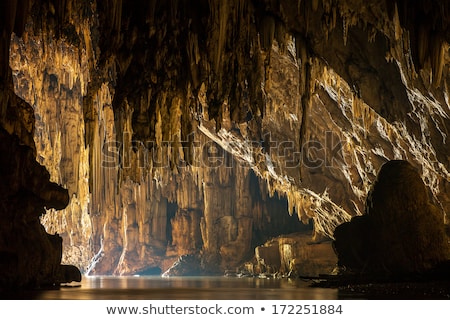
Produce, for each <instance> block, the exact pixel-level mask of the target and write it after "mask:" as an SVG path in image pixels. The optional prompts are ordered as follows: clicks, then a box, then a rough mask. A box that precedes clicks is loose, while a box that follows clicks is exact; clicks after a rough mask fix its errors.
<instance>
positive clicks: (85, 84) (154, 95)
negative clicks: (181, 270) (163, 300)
mask: <svg viewBox="0 0 450 320" xmlns="http://www.w3.org/2000/svg"><path fill="white" fill-rule="evenodd" d="M25 2H26V1H25ZM27 3H28V2H27ZM361 3H362V2H361ZM361 3H359V2H358V1H338V2H337V3H334V2H333V3H329V2H328V1H322V2H320V1H312V2H308V1H301V2H300V4H299V2H298V1H279V2H277V3H276V4H275V3H272V2H270V1H267V3H266V2H264V1H263V2H258V3H257V4H256V3H255V4H254V3H253V2H248V1H233V3H232V4H229V5H226V4H225V2H223V1H208V2H207V1H200V2H199V3H198V5H196V6H195V7H191V6H189V5H187V4H183V3H178V2H166V1H148V2H146V3H145V4H143V5H142V4H139V6H138V5H135V4H133V3H130V2H122V1H106V2H103V1H98V2H96V1H93V2H92V3H90V4H89V5H88V4H87V3H84V2H78V1H71V0H68V1H65V7H64V6H60V5H55V4H54V3H53V2H48V1H41V2H39V3H37V2H36V3H34V2H30V3H29V6H28V8H29V9H30V13H31V14H30V20H29V25H28V26H27V28H26V29H25V30H24V34H23V35H22V34H21V33H18V35H19V36H14V37H13V40H12V43H11V44H9V42H8V43H7V45H5V46H6V48H10V66H11V69H12V70H13V78H14V87H15V92H16V94H17V95H18V96H19V97H21V98H22V99H23V100H25V101H27V102H28V103H29V104H30V105H31V106H32V107H33V109H34V116H35V121H34V120H30V122H31V123H34V128H33V129H30V130H29V134H28V139H29V141H28V143H27V144H28V145H34V143H33V142H32V141H31V140H32V139H31V136H32V134H34V141H35V146H33V147H35V148H36V153H37V156H36V159H37V161H39V163H41V164H42V165H44V166H45V167H46V168H47V170H48V171H49V173H50V180H51V181H53V182H55V183H57V184H59V185H61V186H63V187H64V188H66V189H67V190H68V192H69V197H70V200H69V205H68V206H67V207H66V208H65V209H64V210H60V211H55V210H47V213H46V214H45V215H44V216H42V217H41V222H42V223H43V225H45V228H46V230H47V231H48V232H49V233H55V232H58V233H59V234H60V235H61V237H62V238H63V262H64V263H67V264H73V265H76V266H78V267H79V268H80V269H81V270H82V271H83V272H88V273H91V274H134V273H140V272H145V270H149V269H151V268H155V270H156V268H159V269H161V271H162V272H164V271H165V270H167V269H168V268H169V267H170V266H171V265H172V263H174V262H175V261H177V259H178V258H179V257H180V256H181V255H186V254H196V255H199V256H200V257H201V261H202V264H203V265H204V266H206V267H207V268H208V269H210V270H213V271H223V270H225V269H230V268H233V267H236V266H237V265H239V264H240V263H242V262H243V261H246V260H247V259H248V258H249V257H250V256H251V255H252V254H253V253H254V248H255V247H256V246H257V245H261V244H263V243H264V241H266V240H267V239H268V238H270V237H272V236H276V235H278V234H281V233H290V232H295V231H299V230H302V229H308V224H309V223H311V224H312V225H313V228H314V235H313V237H314V239H315V240H320V239H326V238H332V237H333V233H334V229H335V228H336V226H338V225H340V224H342V223H343V222H346V221H349V220H350V219H351V217H352V216H355V215H359V214H361V213H362V212H363V211H364V203H365V199H366V196H367V193H368V192H369V190H370V187H371V185H372V183H373V181H374V180H375V177H376V174H377V172H378V170H379V168H380V167H381V165H382V164H383V163H385V162H386V161H388V160H390V159H407V160H408V161H409V162H410V163H411V164H412V165H413V166H414V167H416V168H417V169H418V170H419V173H420V175H421V177H422V179H423V181H424V182H425V185H426V188H427V189H428V190H429V191H430V193H431V195H432V197H431V200H432V201H433V202H435V204H436V205H437V208H438V210H439V214H440V217H441V220H442V221H441V222H437V223H443V222H444V214H445V212H448V211H449V209H450V198H449V192H448V190H449V188H450V182H449V181H450V173H449V167H450V164H449V150H450V148H449V147H448V139H447V138H448V137H447V136H448V128H449V127H450V120H449V117H450V107H449V98H448V84H449V73H448V68H449V59H450V57H449V54H448V42H449V39H448V34H449V32H448V27H446V24H445V23H444V22H445V21H446V20H445V19H447V18H446V17H447V16H448V15H446V14H445V12H447V11H448V6H445V5H441V4H438V3H437V2H436V3H435V4H431V5H429V8H428V9H427V10H421V9H423V6H426V4H427V3H428V2H425V1H424V2H423V3H422V2H416V3H415V4H414V5H412V4H408V5H406V4H403V2H402V1H399V2H397V3H396V4H395V5H393V6H392V7H391V6H390V5H389V6H387V5H386V4H380V3H379V1H369V2H367V1H366V2H364V5H361ZM412 6H414V7H412ZM446 10H447V11H446ZM421 11H425V12H427V13H426V15H427V16H428V19H423V20H420V21H421V23H420V24H417V25H415V24H414V21H412V20H410V19H411V18H408V17H416V16H418V15H419V14H418V13H417V12H421ZM20 12H21V11H20ZM23 14H24V15H26V14H25V13H23ZM22 20H23V19H22ZM429 21H435V22H436V23H428V22H429ZM416 26H417V28H416ZM432 28H434V29H432ZM12 31H13V30H12V29H8V30H7V34H10V33H11V32H12ZM428 33H430V34H433V35H439V36H433V37H432V38H430V37H426V36H424V35H428ZM426 39H433V40H429V41H428V40H426ZM5 46H4V47H5ZM3 49H4V48H3ZM405 52H407V54H406V55H405ZM6 56H7V55H6ZM11 81H12V80H11ZM18 110H19V109H18ZM19 118H22V119H26V117H25V116H24V115H20V117H19ZM5 123H6V122H4V124H2V125H3V127H5V126H7V124H5ZM47 209H48V208H47ZM288 213H289V214H288ZM290 214H291V215H292V216H290ZM299 221H303V222H304V224H302V223H300V222H299Z"/></svg>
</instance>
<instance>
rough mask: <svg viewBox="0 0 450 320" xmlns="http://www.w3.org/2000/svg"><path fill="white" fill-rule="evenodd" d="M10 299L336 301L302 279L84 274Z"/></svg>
mask: <svg viewBox="0 0 450 320" xmlns="http://www.w3.org/2000/svg"><path fill="white" fill-rule="evenodd" d="M2 298H4V299H5V298H6V299H8V298H9V299H51V300H59V299H70V300H80V299H81V300H95V299H101V300H141V299H149V300H156V299H158V300H266V299H268V300H305V299H306V300H335V299H337V298H338V292H337V290H335V289H324V288H311V287H309V284H308V283H306V282H304V281H302V280H293V279H259V278H227V277H174V278H161V277H84V278H83V280H82V282H81V285H80V286H76V287H75V286H74V287H62V288H60V289H58V290H39V291H32V292H21V293H15V294H13V293H11V294H8V297H6V296H3V297H2Z"/></svg>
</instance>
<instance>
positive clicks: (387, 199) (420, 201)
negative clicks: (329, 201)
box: [334, 160, 450, 274]
mask: <svg viewBox="0 0 450 320" xmlns="http://www.w3.org/2000/svg"><path fill="white" fill-rule="evenodd" d="M334 235H335V241H334V248H335V251H336V254H337V256H338V260H339V262H338V264H339V265H340V266H341V267H344V268H345V269H347V270H349V271H354V272H359V273H372V274H413V273H420V272H424V271H427V270H430V269H432V268H434V267H436V266H437V265H439V264H440V263H442V262H444V261H446V260H448V259H449V252H450V251H449V245H448V238H447V235H446V233H445V229H444V222H443V217H442V214H441V213H440V211H439V210H438V209H437V207H436V206H435V205H434V204H433V203H431V201H430V199H429V197H428V193H427V189H426V187H425V185H424V183H423V181H422V179H421V178H420V175H419V173H418V172H417V170H416V169H415V168H414V167H413V166H412V165H411V164H409V163H408V162H407V161H403V160H393V161H389V162H387V163H385V164H384V165H383V166H382V167H381V170H380V172H379V174H378V177H377V179H376V181H375V183H374V184H373V186H372V189H371V191H370V192H369V194H368V197H367V201H366V211H365V214H364V215H363V216H359V217H354V218H353V219H352V220H351V221H350V222H347V223H344V224H342V225H340V226H338V227H337V228H336V230H335V233H334Z"/></svg>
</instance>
